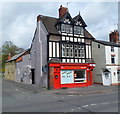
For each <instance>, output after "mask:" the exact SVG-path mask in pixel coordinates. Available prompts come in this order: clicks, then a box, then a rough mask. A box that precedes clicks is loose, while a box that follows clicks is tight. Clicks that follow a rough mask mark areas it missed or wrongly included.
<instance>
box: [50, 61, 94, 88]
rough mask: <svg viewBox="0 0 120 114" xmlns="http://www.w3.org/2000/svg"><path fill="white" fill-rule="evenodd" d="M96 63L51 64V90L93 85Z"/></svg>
mask: <svg viewBox="0 0 120 114" xmlns="http://www.w3.org/2000/svg"><path fill="white" fill-rule="evenodd" d="M94 66H95V63H82V64H81V63H49V87H50V89H60V88H75V87H87V86H90V85H92V80H93V78H92V77H93V73H92V72H93V68H94Z"/></svg>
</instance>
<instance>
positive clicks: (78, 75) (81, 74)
mask: <svg viewBox="0 0 120 114" xmlns="http://www.w3.org/2000/svg"><path fill="white" fill-rule="evenodd" d="M85 75H86V74H85V70H75V71H74V78H75V82H77V83H80V82H86V76H85Z"/></svg>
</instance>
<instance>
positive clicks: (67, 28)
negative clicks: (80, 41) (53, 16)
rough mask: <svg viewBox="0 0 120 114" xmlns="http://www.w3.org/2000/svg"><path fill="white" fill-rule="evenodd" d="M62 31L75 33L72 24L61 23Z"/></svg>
mask: <svg viewBox="0 0 120 114" xmlns="http://www.w3.org/2000/svg"><path fill="white" fill-rule="evenodd" d="M61 31H62V32H66V33H73V29H72V25H68V24H61Z"/></svg>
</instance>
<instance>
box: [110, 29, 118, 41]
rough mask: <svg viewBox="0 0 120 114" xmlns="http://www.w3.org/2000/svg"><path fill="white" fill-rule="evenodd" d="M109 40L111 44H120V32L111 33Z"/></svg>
mask: <svg viewBox="0 0 120 114" xmlns="http://www.w3.org/2000/svg"><path fill="white" fill-rule="evenodd" d="M109 40H110V42H114V43H118V42H119V32H118V30H114V31H113V32H110V34H109Z"/></svg>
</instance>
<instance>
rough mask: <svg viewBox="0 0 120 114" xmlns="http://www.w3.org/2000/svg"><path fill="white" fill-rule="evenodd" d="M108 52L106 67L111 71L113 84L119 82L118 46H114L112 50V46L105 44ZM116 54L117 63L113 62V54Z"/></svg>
mask: <svg viewBox="0 0 120 114" xmlns="http://www.w3.org/2000/svg"><path fill="white" fill-rule="evenodd" d="M105 52H106V68H107V69H109V70H110V72H111V78H112V84H115V83H118V75H117V69H118V67H119V66H118V64H119V61H118V60H119V58H118V57H119V56H118V47H114V52H111V46H105ZM113 54H115V64H112V63H111V55H113Z"/></svg>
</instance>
